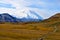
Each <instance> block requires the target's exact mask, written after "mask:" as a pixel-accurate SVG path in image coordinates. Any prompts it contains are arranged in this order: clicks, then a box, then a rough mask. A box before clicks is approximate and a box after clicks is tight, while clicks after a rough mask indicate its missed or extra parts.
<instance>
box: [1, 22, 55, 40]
mask: <svg viewBox="0 0 60 40" xmlns="http://www.w3.org/2000/svg"><path fill="white" fill-rule="evenodd" d="M53 30H54V28H53V27H44V25H43V24H42V23H28V24H10V23H4V24H0V40H38V39H40V38H41V37H42V36H43V35H46V34H47V33H48V32H51V31H53Z"/></svg>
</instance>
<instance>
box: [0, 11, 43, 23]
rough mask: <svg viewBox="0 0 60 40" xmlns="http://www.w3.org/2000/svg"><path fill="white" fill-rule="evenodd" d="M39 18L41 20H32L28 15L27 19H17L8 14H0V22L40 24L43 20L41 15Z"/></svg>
mask: <svg viewBox="0 0 60 40" xmlns="http://www.w3.org/2000/svg"><path fill="white" fill-rule="evenodd" d="M31 13H33V12H32V11H31ZM34 14H35V13H34ZM36 15H37V14H36ZM37 16H38V18H39V19H34V18H31V17H30V16H29V15H27V18H26V17H23V18H17V17H14V16H12V15H10V14H8V13H2V14H0V22H31V21H34V22H38V21H41V20H42V19H43V18H42V17H40V16H39V15H37Z"/></svg>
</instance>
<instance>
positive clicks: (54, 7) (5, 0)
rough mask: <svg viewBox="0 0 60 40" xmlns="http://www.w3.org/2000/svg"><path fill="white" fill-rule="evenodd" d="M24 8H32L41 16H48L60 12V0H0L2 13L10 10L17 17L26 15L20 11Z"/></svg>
mask: <svg viewBox="0 0 60 40" xmlns="http://www.w3.org/2000/svg"><path fill="white" fill-rule="evenodd" d="M25 9H28V10H33V11H35V12H37V14H39V15H40V16H42V17H43V18H49V17H51V16H52V15H54V14H55V13H58V12H60V0H0V12H2V13H3V12H9V13H10V12H11V13H10V14H12V15H15V16H18V17H19V16H26V14H24V13H21V12H20V11H21V10H25ZM25 11H27V10H25ZM14 13H15V14H14Z"/></svg>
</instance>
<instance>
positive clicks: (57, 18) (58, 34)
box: [43, 13, 60, 40]
mask: <svg viewBox="0 0 60 40" xmlns="http://www.w3.org/2000/svg"><path fill="white" fill-rule="evenodd" d="M43 22H44V23H47V24H46V25H48V27H55V30H54V32H53V33H52V34H49V35H48V36H47V37H46V38H45V40H60V13H57V14H55V15H53V16H52V17H50V18H49V19H46V20H44V21H43Z"/></svg>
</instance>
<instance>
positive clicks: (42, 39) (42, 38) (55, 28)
mask: <svg viewBox="0 0 60 40" xmlns="http://www.w3.org/2000/svg"><path fill="white" fill-rule="evenodd" d="M57 30H58V28H57V26H54V31H52V32H48V33H47V34H46V35H43V36H42V37H40V38H38V39H37V40H44V38H46V37H47V36H48V35H49V34H52V33H55V32H56V31H57Z"/></svg>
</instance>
